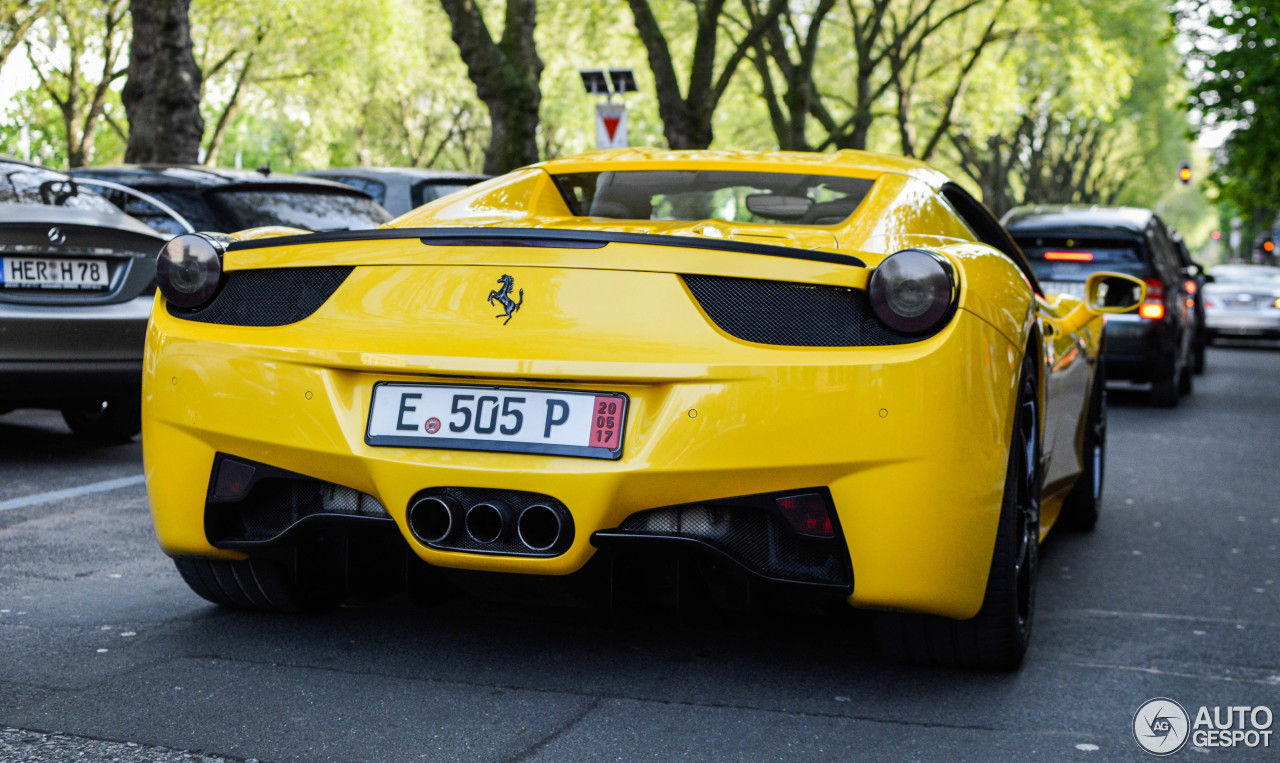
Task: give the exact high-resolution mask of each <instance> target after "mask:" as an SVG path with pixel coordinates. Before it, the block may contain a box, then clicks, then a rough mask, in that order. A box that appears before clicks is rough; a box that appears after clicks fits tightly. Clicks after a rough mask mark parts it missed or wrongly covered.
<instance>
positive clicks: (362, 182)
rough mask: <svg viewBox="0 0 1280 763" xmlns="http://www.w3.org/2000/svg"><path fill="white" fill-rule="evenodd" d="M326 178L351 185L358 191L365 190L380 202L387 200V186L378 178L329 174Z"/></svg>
mask: <svg viewBox="0 0 1280 763" xmlns="http://www.w3.org/2000/svg"><path fill="white" fill-rule="evenodd" d="M325 180H336V181H338V182H339V183H344V184H346V185H349V186H351V187H352V188H355V189H356V190H358V191H364V192H365V193H367V194H369V195H370V196H372V197H373V200H374V201H376V202H378V203H379V204H382V203H384V202H386V200H387V187H386V185H384V184H382V183H380V182H378V181H377V180H370V179H369V178H364V177H358V176H356V175H328V176H326V177H325Z"/></svg>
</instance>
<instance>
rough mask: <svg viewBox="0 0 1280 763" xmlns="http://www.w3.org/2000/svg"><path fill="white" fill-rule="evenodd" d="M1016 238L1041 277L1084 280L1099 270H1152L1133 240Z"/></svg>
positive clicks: (1140, 274)
mask: <svg viewBox="0 0 1280 763" xmlns="http://www.w3.org/2000/svg"><path fill="white" fill-rule="evenodd" d="M1017 242H1018V245H1019V246H1020V247H1022V251H1023V253H1024V254H1026V255H1027V260H1028V261H1029V262H1030V263H1031V269H1032V270H1034V271H1035V273H1036V278H1038V279H1039V280H1041V281H1085V280H1087V279H1088V278H1089V276H1090V275H1092V274H1094V273H1097V272H1099V271H1102V270H1107V271H1111V272H1113V273H1124V274H1126V275H1131V276H1135V277H1137V278H1146V277H1148V276H1150V275H1151V274H1152V273H1151V266H1150V265H1148V264H1147V261H1146V258H1145V257H1144V256H1143V254H1142V245H1141V244H1139V243H1138V242H1136V241H1114V240H1095V241H1090V240H1082V239H1052V238H1030V239H1029V238H1017Z"/></svg>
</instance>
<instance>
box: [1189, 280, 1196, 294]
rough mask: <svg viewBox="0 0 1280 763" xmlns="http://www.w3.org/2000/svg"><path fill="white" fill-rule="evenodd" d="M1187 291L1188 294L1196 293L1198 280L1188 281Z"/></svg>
mask: <svg viewBox="0 0 1280 763" xmlns="http://www.w3.org/2000/svg"><path fill="white" fill-rule="evenodd" d="M1187 293H1188V294H1195V293H1196V282H1195V281H1187Z"/></svg>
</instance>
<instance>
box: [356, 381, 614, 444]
mask: <svg viewBox="0 0 1280 763" xmlns="http://www.w3.org/2000/svg"><path fill="white" fill-rule="evenodd" d="M396 390H399V393H398V394H397V392H396ZM405 393H408V394H418V397H417V398H415V399H414V400H413V406H412V408H406V407H405V401H404V394H405ZM427 393H433V394H432V395H431V397H429V398H428V399H426V400H424V397H426V396H427ZM460 395H461V396H469V397H470V400H464V401H463V405H464V407H467V405H468V404H470V405H473V406H474V408H468V410H469V413H468V414H467V415H466V416H463V413H462V411H461V410H457V406H458V404H459V398H458V396H460ZM445 398H450V400H449V404H446V403H445ZM482 398H483V399H484V400H489V399H492V402H491V403H490V405H492V406H493V408H492V411H493V414H492V418H491V423H492V425H491V426H488V431H487V432H481V433H478V434H480V435H481V436H476V437H466V436H465V435H466V433H467V430H474V429H477V428H479V427H480V425H481V422H482V421H483V420H482V418H481V417H482V416H488V410H489V409H486V408H485V402H484V400H482ZM520 398H523V401H522V402H520V403H518V404H517V407H516V408H515V410H517V411H519V412H520V414H521V417H520V421H519V427H517V431H516V432H514V433H512V434H511V435H510V437H509V439H496V438H495V436H496V435H497V433H499V432H501V433H502V436H507V435H506V429H508V428H510V425H511V422H512V421H514V419H513V418H512V416H513V413H512V410H511V407H510V406H508V405H507V403H506V401H508V400H513V401H514V400H518V399H520ZM530 398H534V399H536V400H537V401H538V402H535V403H530V402H529V399H530ZM570 400H572V401H573V402H572V404H570V403H569V401H570ZM548 401H558V402H559V403H562V404H563V405H565V410H564V416H565V420H564V421H563V422H561V423H557V422H556V421H555V419H556V415H557V414H556V410H557V409H556V407H555V406H554V405H551V404H548ZM601 402H604V403H605V404H606V409H607V405H608V403H614V404H615V405H616V406H617V412H616V413H613V414H607V413H606V414H601V415H602V416H604V417H605V418H604V419H601V420H603V421H605V422H606V423H607V420H608V419H607V417H608V416H609V415H613V416H616V419H614V421H615V423H616V425H617V426H616V428H615V429H608V428H602V427H596V426H594V423H595V420H597V415H596V408H597V406H599V404H600V403H601ZM539 403H541V404H542V405H543V406H544V408H543V409H540V410H536V411H535V410H534V409H532V408H530V407H525V406H535V405H538V404H539ZM420 405H421V407H420ZM584 405H585V406H586V408H585V410H586V411H588V412H589V413H588V415H586V416H585V418H584V416H583V414H582V410H583V409H582V408H578V407H579V406H584ZM388 406H390V407H388ZM575 408H577V410H575ZM629 408H630V399H629V398H628V396H627V395H626V394H625V393H622V392H600V391H588V390H568V389H557V388H552V387H511V386H494V385H472V384H441V383H434V382H395V381H379V382H376V383H374V385H373V388H372V390H371V392H370V396H369V408H368V411H367V414H366V416H365V432H364V441H365V444H366V445H370V446H373V447H401V448H422V449H432V450H469V451H489V452H499V453H531V454H538V455H551V456H568V457H573V458H597V459H607V460H614V461H616V460H618V459H620V458H622V452H623V445H624V444H625V442H626V430H627V426H626V423H627V422H626V418H627V413H628V409H629ZM527 414H532V418H531V424H530V429H529V430H528V431H524V430H523V428H524V425H525V418H524V416H525V415H527ZM538 414H541V416H539V415H538ZM389 415H390V416H394V420H393V422H392V421H389V419H388V416H389ZM409 415H412V416H413V418H411V419H406V416H409ZM460 417H461V418H460ZM575 417H577V420H576V421H575V420H574V418H575ZM419 419H421V420H422V423H421V424H417V421H418V420H419ZM463 419H465V422H464V421H463ZM499 419H501V420H502V421H504V422H506V424H504V425H502V426H501V427H500V426H499V425H498V423H497V422H498V420H499ZM432 420H435V428H434V429H429V427H430V426H431V422H432ZM584 420H585V421H586V426H587V430H588V431H587V433H586V436H585V438H581V439H578V438H577V437H576V432H574V431H570V432H555V433H554V434H555V435H557V436H556V437H555V438H554V439H552V438H551V436H550V435H549V434H547V435H544V437H542V438H534V439H535V440H540V441H530V438H531V437H532V436H533V435H531V434H530V432H536V428H537V426H538V425H541V426H542V427H543V429H544V432H548V433H550V432H552V429H553V427H559V426H573V427H576V426H581V422H582V421H584ZM549 421H550V422H551V424H548V422H549ZM409 422H413V425H412V426H409ZM450 425H453V426H458V425H462V432H461V433H459V432H458V431H456V430H454V431H450V430H452V429H453V427H451V426H450ZM393 427H395V428H394V429H393ZM399 427H407V428H404V429H400V428H399ZM428 432H430V434H428ZM442 432H443V433H444V434H443V436H441V434H440V433H442ZM606 433H610V434H606ZM615 435H616V436H615ZM517 436H519V439H516V437H517ZM593 436H598V437H600V438H602V439H603V443H602V444H599V445H595V446H592V445H588V444H585V443H586V441H589V440H590V438H592V437H593ZM566 438H568V439H571V440H577V441H575V442H566Z"/></svg>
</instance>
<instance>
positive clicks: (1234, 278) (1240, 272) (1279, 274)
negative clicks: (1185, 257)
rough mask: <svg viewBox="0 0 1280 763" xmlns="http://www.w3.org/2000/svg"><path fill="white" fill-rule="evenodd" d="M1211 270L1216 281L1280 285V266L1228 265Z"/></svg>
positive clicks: (1221, 282)
mask: <svg viewBox="0 0 1280 763" xmlns="http://www.w3.org/2000/svg"><path fill="white" fill-rule="evenodd" d="M1210 272H1212V273H1213V280H1214V283H1220V284H1223V283H1230V284H1253V285H1258V286H1271V287H1275V286H1280V268H1268V267H1262V266H1256V267H1250V266H1248V265H1245V266H1243V267H1242V266H1238V265H1237V266H1232V265H1228V266H1226V267H1221V266H1219V267H1216V268H1214V269H1213V270H1212V271H1210Z"/></svg>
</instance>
